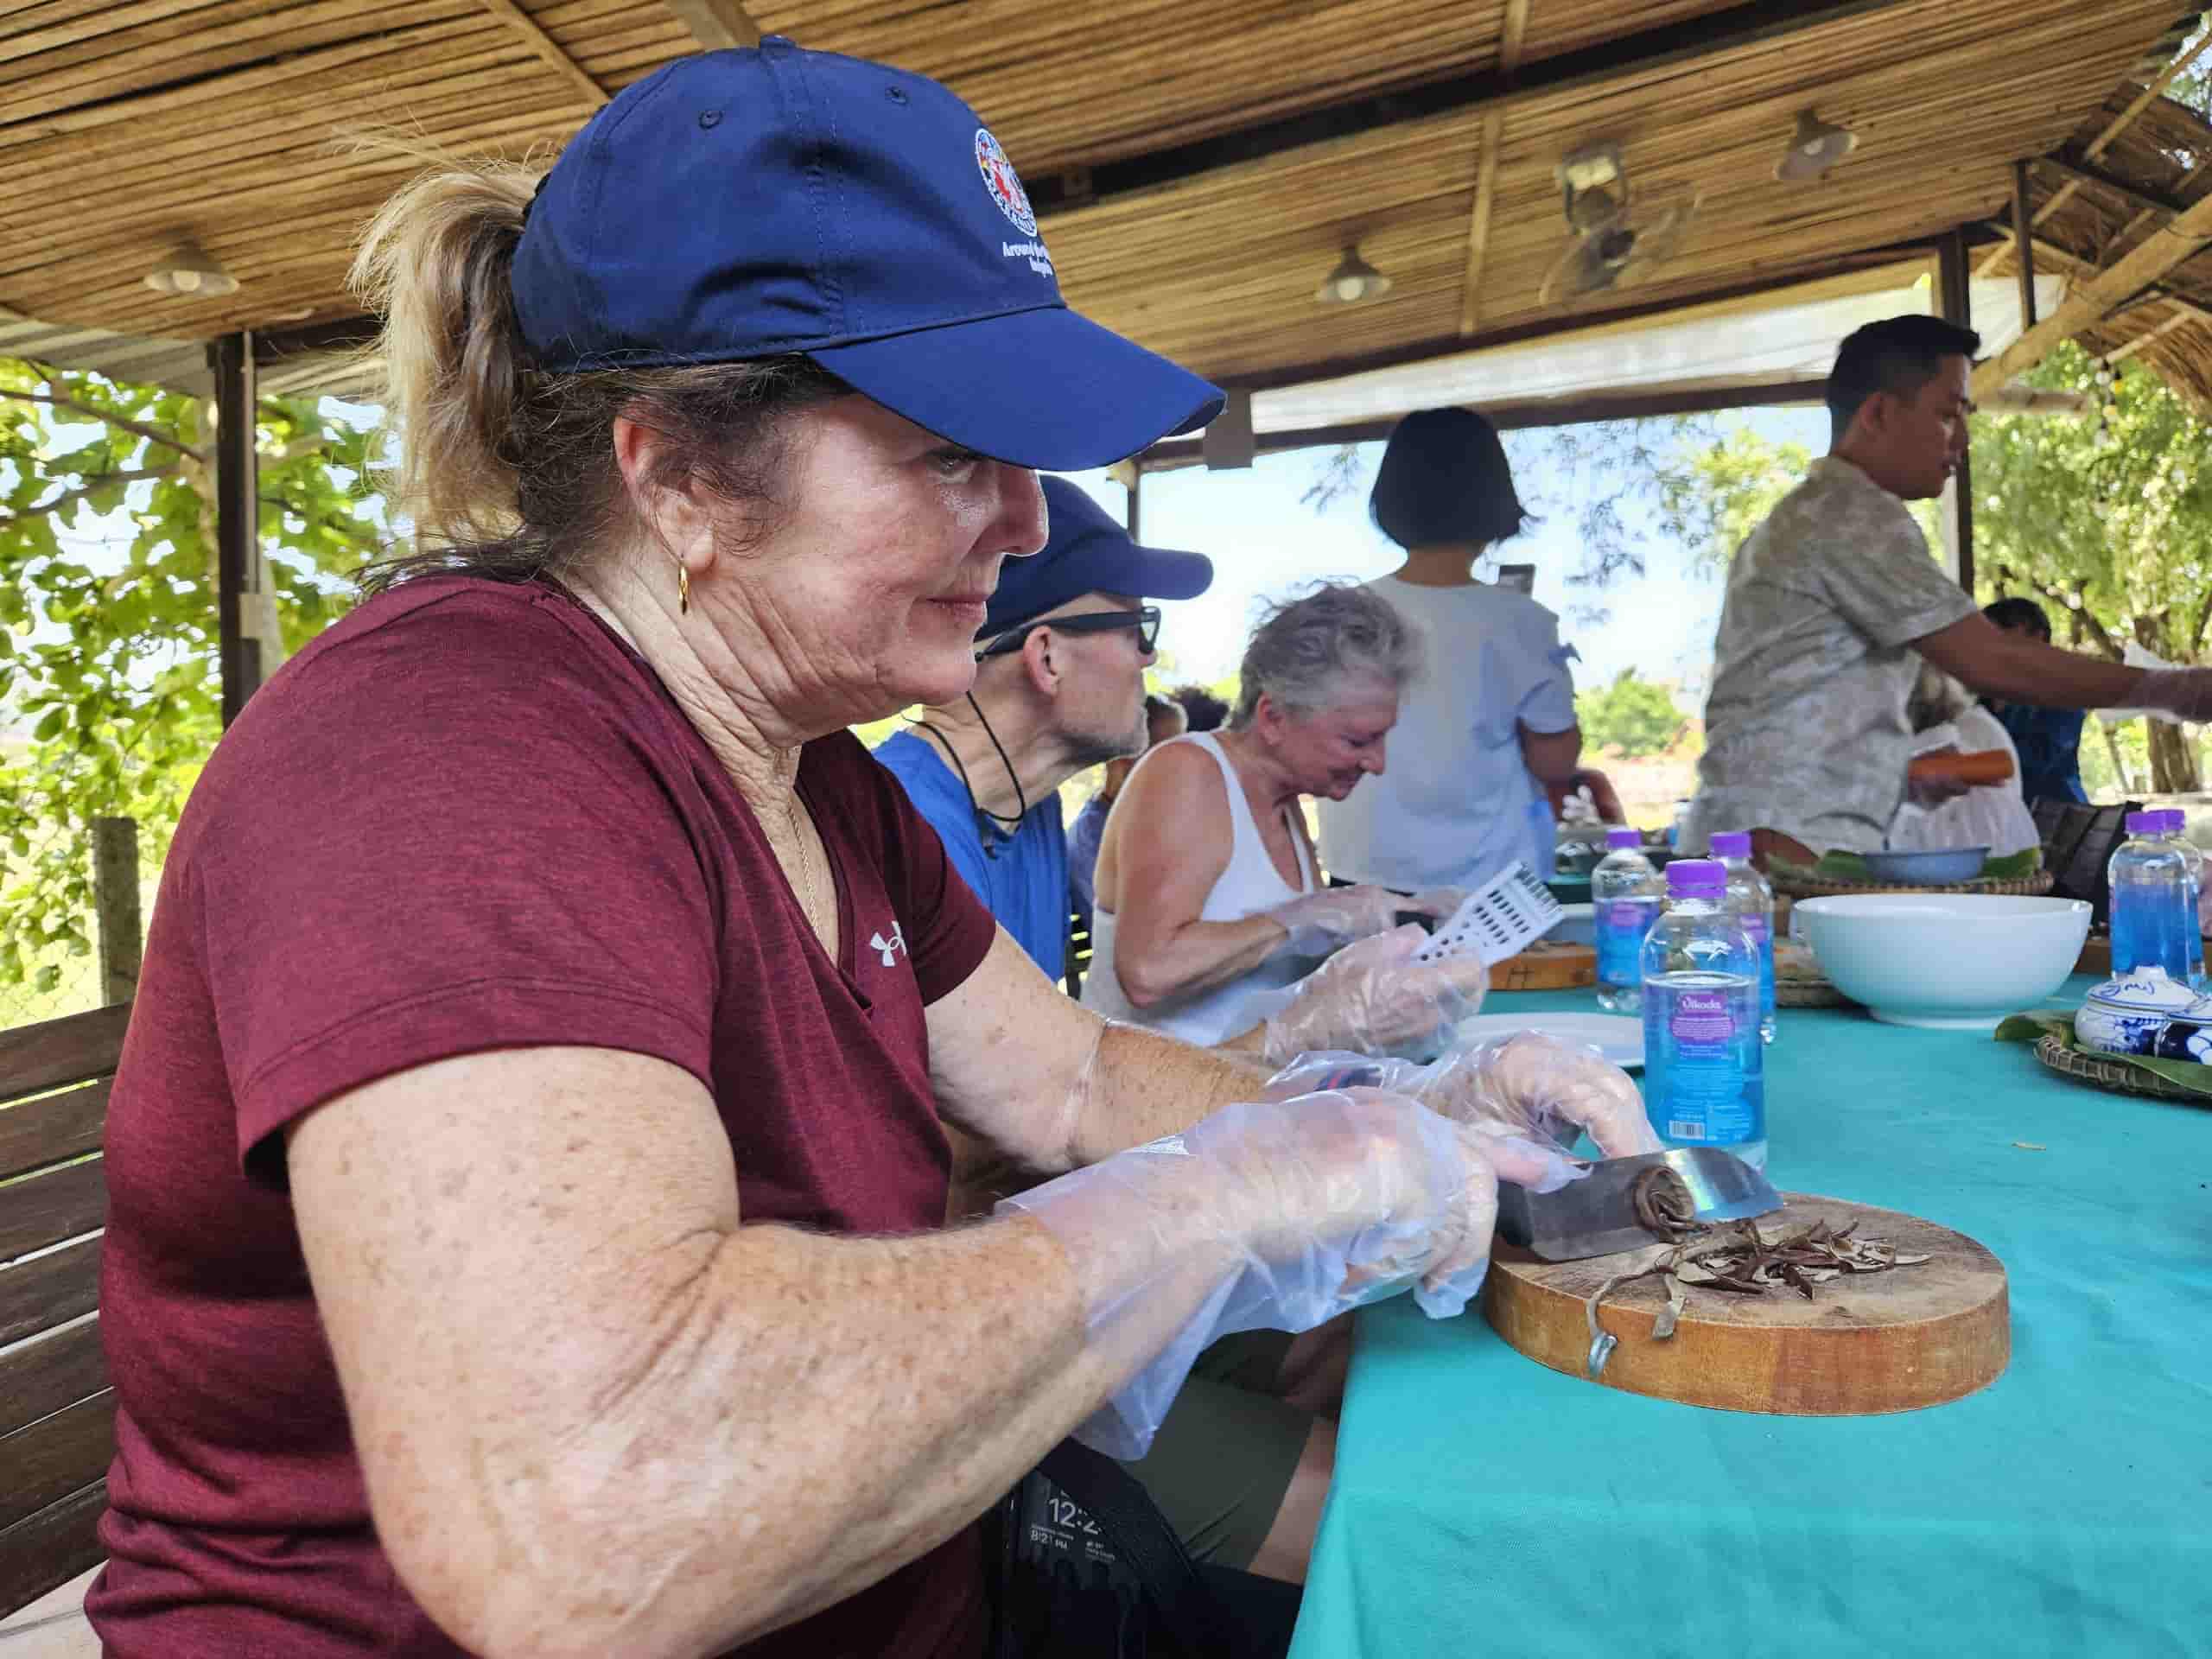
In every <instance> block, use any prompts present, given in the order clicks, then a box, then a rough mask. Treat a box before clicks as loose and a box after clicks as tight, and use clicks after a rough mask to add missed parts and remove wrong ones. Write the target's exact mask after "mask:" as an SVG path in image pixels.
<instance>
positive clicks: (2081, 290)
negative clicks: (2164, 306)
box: [1974, 196, 2212, 396]
mask: <svg viewBox="0 0 2212 1659" xmlns="http://www.w3.org/2000/svg"><path fill="white" fill-rule="evenodd" d="M2207 245H2212V196H2208V197H2206V198H2205V199H2204V200H2202V201H2199V202H2196V203H2194V204H2192V205H2191V206H2190V207H2189V208H2188V209H2187V210H2186V211H2185V212H2183V213H2181V214H2179V215H2178V216H2177V217H2176V219H2174V221H2173V223H2172V224H2171V225H2168V226H2164V228H2163V229H2160V230H2157V231H2154V232H2152V233H2151V236H2150V237H2149V238H2148V239H2147V240H2145V242H2144V243H2143V245H2141V246H2140V247H2138V248H2136V249H2134V250H2133V251H2130V252H2128V253H2125V254H2122V255H2121V256H2120V257H2119V258H2118V259H2117V260H2115V261H2113V264H2112V265H2111V266H2110V267H2109V268H2108V269H2107V270H2101V271H2099V272H2098V273H2097V274H2096V275H2095V276H2094V277H2090V278H2089V279H2088V281H2087V282H2084V283H2081V284H2080V285H2079V286H2077V287H2076V288H2075V290H2074V292H2073V293H2071V294H2070V295H2069V296H2067V298H2066V302H2065V303H2064V304H2063V305H2062V306H2060V307H2059V308H2058V309H2057V310H2056V311H2054V312H2053V313H2051V315H2050V316H2049V317H2047V318H2046V319H2044V321H2042V322H2039V323H2037V325H2036V326H2035V327H2032V328H2031V329H2029V330H2028V331H2027V332H2026V333H2025V334H2022V335H2021V336H2020V337H2019V339H2018V340H2014V341H2013V342H2012V344H2011V345H2010V346H2006V347H2005V349H2004V350H2003V351H2002V352H2000V353H1998V354H1997V355H1996V356H1995V357H1993V358H1991V359H1988V360H1987V361H1986V362H1984V363H1983V364H1981V365H1980V366H1979V367H1978V368H1976V369H1975V370H1974V392H1975V394H1976V395H1977V396H1980V395H1981V394H1984V393H1986V392H1989V391H1994V390H1995V389H1996V388H1998V387H1999V386H2001V385H2004V384H2005V382H2006V381H2008V380H2010V379H2012V378H2013V377H2014V376H2015V375H2018V374H2021V373H2024V372H2026V371H2027V370H2029V369H2031V368H2033V367H2034V366H2035V365H2037V363H2040V362H2041V361H2042V360H2043V359H2044V357H2045V356H2046V355H2048V354H2049V353H2050V350H2051V348H2052V347H2054V346H2056V345H2057V344H2058V343H2059V342H2060V341H2061V340H2070V339H2072V338H2073V337H2074V336H2075V334H2080V333H2081V332H2082V330H2083V329H2085V328H2094V327H2096V325H2097V324H2099V323H2101V322H2102V321H2104V320H2105V319H2106V318H2107V317H2108V316H2110V315H2112V314H2113V311H2114V310H2115V309H2116V308H2118V307H2120V306H2121V305H2124V304H2126V302H2128V301H2129V300H2132V299H2133V298H2134V297H2135V296H2137V295H2139V294H2140V293H2142V292H2143V291H2144V289H2147V288H2150V287H2152V285H2153V284H2155V283H2157V282H2158V279H2159V278H2160V277H2164V275H2165V274H2166V273H2167V272H2168V271H2170V270H2172V269H2173V268H2174V267H2175V266H2176V265H2178V264H2181V263H2182V262H2183V260H2185V259H2188V258H2190V257H2192V256H2193V255H2195V254H2196V252H2198V251H2200V250H2201V249H2202V248H2204V247H2205V246H2207Z"/></svg>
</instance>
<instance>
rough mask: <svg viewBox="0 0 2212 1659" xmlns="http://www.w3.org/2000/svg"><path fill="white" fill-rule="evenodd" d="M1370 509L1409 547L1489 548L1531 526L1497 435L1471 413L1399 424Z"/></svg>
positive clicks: (1436, 414)
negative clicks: (1441, 545)
mask: <svg viewBox="0 0 2212 1659" xmlns="http://www.w3.org/2000/svg"><path fill="white" fill-rule="evenodd" d="M1367 510H1368V512H1369V513H1370V516H1371V517H1372V518H1374V520H1375V527H1376V529H1377V530H1379V531H1382V532H1383V534H1384V535H1385V536H1388V537H1389V538H1390V539H1391V540H1392V541H1394V542H1395V543H1397V544H1398V545H1399V546H1400V547H1402V548H1408V549H1411V548H1416V547H1430V546H1435V545H1438V544H1440V543H1466V544H1467V545H1469V546H1472V547H1488V546H1490V545H1491V543H1494V542H1502V541H1504V540H1505V539H1506V538H1507V537H1510V536H1517V535H1519V534H1520V533H1521V531H1522V530H1523V529H1524V528H1525V527H1526V526H1527V524H1528V522H1529V515H1528V513H1527V512H1525V511H1523V510H1522V505H1521V498H1520V496H1519V495H1518V494H1517V493H1516V492H1515V490H1514V488H1513V470H1512V468H1511V467H1509V466H1508V465H1507V464H1506V461H1505V446H1504V445H1503V444H1502V443H1500V442H1498V441H1497V428H1496V427H1494V426H1492V425H1491V423H1489V422H1488V421H1486V420H1484V418H1483V417H1482V416H1479V415H1478V414H1476V413H1475V411H1474V410H1471V409H1423V410H1415V411H1414V413H1413V414H1411V415H1408V416H1406V418H1405V419H1403V420H1402V421H1400V422H1399V423H1398V424H1397V427H1396V429H1395V430H1394V431H1393V432H1392V433H1391V434H1390V442H1389V443H1388V444H1386V445H1385V446H1384V447H1383V465H1382V466H1381V467H1379V468H1378V469H1377V470H1376V474H1375V489H1374V492H1373V493H1371V494H1370V496H1369V497H1368V498H1367Z"/></svg>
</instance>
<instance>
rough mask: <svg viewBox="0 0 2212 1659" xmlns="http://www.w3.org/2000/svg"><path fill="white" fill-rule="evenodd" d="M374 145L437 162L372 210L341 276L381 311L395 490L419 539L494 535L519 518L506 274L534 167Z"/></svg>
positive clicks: (516, 345)
mask: <svg viewBox="0 0 2212 1659" xmlns="http://www.w3.org/2000/svg"><path fill="white" fill-rule="evenodd" d="M375 147H376V148H378V149H384V150H385V151H387V152H388V153H389V152H390V151H391V150H394V149H397V150H398V151H399V152H400V153H403V154H410V155H413V156H416V159H429V160H432V161H434V162H435V167H434V168H433V170H432V171H429V172H427V173H424V174H423V175H421V176H420V177H418V178H416V179H415V180H414V181H412V182H411V183H410V184H408V185H406V186H405V187H404V188H402V189H401V190H400V191H399V192H398V194H396V195H394V196H393V197H392V198H391V200H389V201H387V202H386V203H385V205H384V207H383V208H382V209H381V210H380V211H379V212H378V214H377V216H376V218H375V219H372V221H370V224H369V228H368V231H367V232H366V234H365V236H364V237H363V238H362V241H361V246H360V251H359V253H357V254H356V255H355V257H354V259H353V270H352V272H351V273H350V275H349V277H348V280H349V282H350V283H351V285H352V287H353V291H354V292H355V293H356V294H357V295H359V296H360V297H361V299H362V300H363V301H365V302H366V303H367V304H368V306H369V307H370V308H372V310H374V311H376V312H378V313H379V314H380V315H382V316H383V317H384V319H385V324H384V332H383V335H382V337H381V339H380V340H378V344H377V346H375V348H374V349H375V351H376V353H378V356H379V357H380V358H381V359H382V375H383V382H384V396H385V411H386V415H387V417H388V418H389V419H390V420H391V422H392V423H394V424H395V425H396V426H397V429H398V437H399V459H398V461H397V466H396V467H394V468H393V472H392V478H391V486H390V489H389V493H390V495H391V499H392V503H393V505H394V506H395V507H397V509H398V510H399V511H400V512H404V514H406V515H407V516H408V517H409V518H412V519H413V521H414V524H415V529H416V539H417V543H418V545H419V544H432V543H435V544H442V545H445V546H448V547H459V546H467V545H473V544H478V543H488V542H496V541H499V540H502V539H505V538H506V537H512V536H513V535H514V534H515V533H516V532H517V531H518V530H519V529H520V528H521V512H520V509H521V480H520V476H519V471H518V453H517V442H516V440H517V433H516V429H515V426H516V416H517V408H516V405H517V403H518V397H519V395H520V382H521V375H522V372H523V363H522V358H523V350H522V338H521V333H520V330H519V328H518V326H517V324H516V321H515V311H514V298H513V293H512V289H510V287H509V285H508V271H509V269H510V268H511V266H512V264H513V262H514V252H515V246H516V244H517V243H518V242H519V241H520V240H521V239H522V226H523V215H524V213H525V211H526V210H527V209H528V208H529V206H530V201H531V194H532V193H533V192H534V191H535V190H536V188H537V181H538V177H539V173H538V170H537V169H536V168H530V167H526V166H522V165H519V164H517V163H515V162H494V161H477V160H470V161H465V162H464V161H456V160H452V159H448V158H442V157H437V156H424V154H423V152H422V151H421V150H419V149H412V148H410V147H409V146H406V145H404V144H392V143H381V142H379V143H378V144H377V145H376V146H375Z"/></svg>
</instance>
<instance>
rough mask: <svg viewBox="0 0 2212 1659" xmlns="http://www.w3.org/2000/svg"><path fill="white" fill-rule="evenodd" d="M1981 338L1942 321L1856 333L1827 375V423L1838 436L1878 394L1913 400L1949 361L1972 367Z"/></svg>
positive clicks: (1876, 326)
mask: <svg viewBox="0 0 2212 1659" xmlns="http://www.w3.org/2000/svg"><path fill="white" fill-rule="evenodd" d="M1980 349H1981V336H1980V334H1976V333H1974V330H1973V329H1971V328H1961V327H1959V325H1958V324H1957V323H1955V322H1946V321H1943V320H1942V318H1941V317H1922V316H1904V317H1884V318H1883V319H1882V320H1881V321H1879V322H1870V323H1868V324H1867V325H1866V327H1863V328H1859V329H1857V330H1854V331H1853V333H1852V334H1850V335H1849V336H1848V337H1847V339H1846V340H1844V342H1843V347H1842V349H1841V350H1840V351H1839V352H1837V353H1836V354H1835V368H1834V370H1833V371H1832V372H1830V373H1829V375H1828V419H1829V421H1830V422H1831V423H1833V429H1834V435H1835V436H1837V437H1839V438H1840V437H1841V436H1842V435H1844V433H1845V432H1846V431H1847V429H1849V428H1850V425H1851V422H1852V417H1853V416H1855V415H1857V414H1858V413H1859V408H1860V406H1861V405H1862V404H1865V403H1866V400H1867V399H1868V398H1869V397H1872V396H1873V395H1874V394H1875V393H1876V392H1878V391H1886V392H1889V393H1890V394H1891V395H1892V396H1893V397H1912V396H1913V395H1914V394H1915V393H1916V392H1918V391H1919V390H1920V389H1921V388H1922V387H1923V386H1924V385H1927V384H1928V383H1929V381H1930V380H1933V379H1934V378H1936V371H1937V370H1938V369H1940V368H1941V367H1942V362H1943V359H1945V358H1947V357H1963V358H1965V359H1967V360H1968V361H1972V360H1973V358H1974V353H1976V352H1978V351H1980Z"/></svg>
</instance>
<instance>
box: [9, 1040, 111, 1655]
mask: <svg viewBox="0 0 2212 1659" xmlns="http://www.w3.org/2000/svg"><path fill="white" fill-rule="evenodd" d="M129 1020H130V1004H128V1003H118V1004H116V1005H115V1006H114V1007H106V1008H101V1009H99V1010H98V1011H96V1012H94V1013H92V1014H73V1015H72V1016H70V1017H69V1018H68V1019H66V1020H48V1021H47V1022H46V1023H45V1024H43V1025H36V1026H23V1027H17V1028H16V1029H14V1030H12V1031H0V1620H8V1621H9V1623H8V1624H6V1625H0V1655H3V1656H6V1659H13V1656H15V1655H16V1653H18V1652H26V1653H28V1652H38V1653H46V1652H49V1651H51V1652H57V1653H58V1652H61V1651H65V1650H70V1651H75V1650H83V1649H64V1648H62V1647H61V1646H60V1645H58V1644H57V1643H56V1638H57V1637H60V1635H61V1632H59V1631H58V1630H49V1631H47V1632H46V1633H45V1635H44V1636H43V1637H41V1634H39V1633H38V1632H39V1626H38V1625H37V1624H32V1625H30V1626H29V1628H28V1629H26V1628H25V1627H23V1626H21V1625H17V1624H16V1622H15V1621H13V1620H12V1619H10V1615H12V1614H15V1613H16V1612H17V1611H28V1612H30V1613H34V1614H38V1615H42V1614H44V1613H46V1612H48V1611H68V1610H67V1608H62V1609H51V1610H50V1609H48V1608H43V1607H41V1608H36V1609H33V1608H31V1607H30V1604H32V1603H35V1602H37V1601H38V1600H39V1599H40V1598H41V1597H44V1596H47V1595H48V1592H53V1591H55V1590H58V1589H60V1587H61V1586H66V1585H68V1584H69V1583H70V1582H71V1580H77V1579H79V1578H81V1577H83V1576H84V1575H85V1574H86V1573H87V1572H88V1570H89V1569H91V1568H92V1567H97V1566H98V1565H99V1561H100V1560H101V1552H100V1548H99V1541H98V1540H97V1539H96V1538H95V1537H94V1535H93V1529H94V1527H95V1526H96V1525H98V1523H99V1517H100V1512H101V1511H102V1510H104V1509H105V1508H106V1506H107V1470H108V1463H109V1460H110V1459H111V1458H112V1457H113V1456H114V1453H115V1396H114V1393H113V1391H112V1390H111V1389H110V1388H109V1387H108V1381H107V1358H106V1356H105V1353H103V1352H102V1351H101V1348H100V1330H99V1272H100V1239H99V1231H100V1229H101V1227H102V1226H103V1225H104V1224H105V1221H106V1219H107V1183H106V1179H105V1168H104V1166H103V1163H102V1160H101V1158H100V1155H99V1154H100V1144H101V1139H102V1135H103V1131H104V1130H105V1127H106V1122H107V1096H108V1089H109V1086H110V1084H111V1082H112V1081H113V1078H114V1073H115V1067H116V1061H117V1059H118V1057H119V1056H120V1055H121V1053H122V1052H123V1033H124V1027H125V1025H126V1024H127V1023H128V1022H129ZM79 1598H80V1599H81V1592H79ZM67 1622H68V1623H70V1624H73V1625H75V1627H76V1630H77V1631H78V1632H79V1633H80V1634H82V1635H86V1636H88V1634H89V1633H88V1632H87V1631H86V1630H85V1627H84V1626H83V1625H82V1624H81V1622H80V1621H78V1620H75V1619H71V1620H69V1621H67ZM29 1643H38V1645H37V1646H36V1647H35V1648H31V1647H29V1645H28V1644H29ZM89 1650H91V1651H97V1644H96V1643H95V1644H93V1646H92V1648H91V1649H89Z"/></svg>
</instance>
